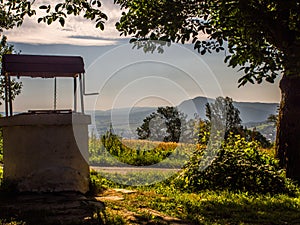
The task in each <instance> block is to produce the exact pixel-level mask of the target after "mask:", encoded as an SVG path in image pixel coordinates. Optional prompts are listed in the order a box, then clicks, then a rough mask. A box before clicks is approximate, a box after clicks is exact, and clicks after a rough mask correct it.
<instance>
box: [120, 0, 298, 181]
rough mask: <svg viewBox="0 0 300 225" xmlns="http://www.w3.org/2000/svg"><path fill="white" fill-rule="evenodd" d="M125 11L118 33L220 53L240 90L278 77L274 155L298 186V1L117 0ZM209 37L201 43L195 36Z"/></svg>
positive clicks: (202, 51) (203, 52) (200, 50)
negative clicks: (279, 94) (233, 70)
mask: <svg viewBox="0 0 300 225" xmlns="http://www.w3.org/2000/svg"><path fill="white" fill-rule="evenodd" d="M115 3H117V4H119V5H120V6H121V8H122V9H126V12H124V13H123V15H122V17H121V19H120V22H118V23H117V24H116V26H117V29H118V30H119V31H120V32H121V34H123V35H133V36H134V37H135V38H136V39H139V40H145V39H146V40H147V39H152V40H163V41H173V42H181V43H185V42H187V41H192V42H193V43H194V48H195V49H197V50H198V51H199V52H200V53H201V54H205V53H206V52H211V51H216V52H219V51H221V50H224V42H226V43H227V48H228V51H226V57H225V62H227V63H228V66H230V67H233V68H235V67H236V66H239V67H240V70H241V71H243V72H244V75H243V76H242V77H241V78H240V79H239V80H238V82H239V86H241V85H245V84H246V83H247V82H250V83H254V82H257V83H261V82H262V81H263V80H266V81H267V82H271V83H273V82H274V80H275V78H276V77H278V76H279V75H280V74H282V78H281V81H280V89H281V92H282V99H281V104H280V113H279V123H278V128H277V157H278V158H279V159H280V165H281V166H283V167H284V168H286V172H287V177H290V178H293V179H294V180H296V181H298V182H300V150H299V149H300V139H299V138H298V134H299V133H300V120H299V119H298V116H299V114H300V104H299V97H300V96H299V93H300V63H299V58H300V2H299V1H298V0H286V1H282V0H272V1H271V0H265V1H262V0H232V1H223V0H148V1H140V0H115ZM200 33H204V34H206V35H207V36H208V38H207V40H205V41H202V40H200V39H199V34H200Z"/></svg>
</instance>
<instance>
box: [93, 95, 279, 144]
mask: <svg viewBox="0 0 300 225" xmlns="http://www.w3.org/2000/svg"><path fill="white" fill-rule="evenodd" d="M213 101H214V100H213V99H210V98H205V97H196V98H194V99H189V100H185V101H183V102H182V103H181V104H179V105H178V109H179V110H180V111H182V112H183V113H185V114H187V116H188V118H194V114H195V113H197V114H198V115H199V116H200V117H201V118H206V116H205V104H206V103H207V102H209V103H211V102H213ZM234 106H235V107H237V108H238V109H239V110H240V117H241V119H242V121H243V124H245V125H247V124H251V123H260V122H263V121H266V119H267V118H268V116H269V115H270V114H276V110H277V107H278V104H277V103H260V102H234ZM156 109H157V107H134V108H120V109H112V110H106V111H96V112H95V121H96V129H97V131H98V133H99V134H101V135H102V134H104V133H105V132H106V131H107V130H108V129H109V127H110V124H112V125H113V129H114V132H115V133H117V134H118V135H121V136H122V137H124V138H132V139H134V138H137V135H136V128H137V127H139V126H140V125H141V124H142V122H143V119H145V118H146V117H147V116H148V115H150V114H151V113H152V112H155V111H156Z"/></svg>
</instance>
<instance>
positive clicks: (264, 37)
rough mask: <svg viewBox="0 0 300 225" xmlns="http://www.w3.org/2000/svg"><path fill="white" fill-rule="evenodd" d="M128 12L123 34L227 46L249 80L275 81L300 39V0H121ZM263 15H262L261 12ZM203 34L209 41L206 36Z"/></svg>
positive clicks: (204, 47)
mask: <svg viewBox="0 0 300 225" xmlns="http://www.w3.org/2000/svg"><path fill="white" fill-rule="evenodd" d="M115 2H116V3H117V4H120V6H121V7H122V8H123V9H126V13H125V12H124V13H123V16H122V18H121V20H120V22H118V23H117V24H116V26H117V29H118V30H119V31H120V32H121V34H123V35H133V36H135V37H136V38H138V39H141V40H145V39H151V40H163V41H173V42H181V43H186V42H188V41H192V42H193V43H194V48H195V49H197V50H198V51H199V52H200V53H201V54H205V53H206V52H212V51H216V52H219V51H221V50H224V42H226V43H227V48H228V51H226V58H225V62H227V63H228V65H229V66H231V67H233V68H234V67H236V66H240V70H242V71H244V73H245V75H244V76H243V77H242V78H240V79H239V83H240V85H244V84H246V83H247V82H251V83H254V82H255V81H256V82H257V83H261V82H262V81H263V80H266V81H268V82H272V83H273V82H274V79H275V78H276V76H277V75H279V74H280V71H281V70H282V69H285V67H284V65H285V61H286V60H287V59H286V53H287V51H288V50H289V49H290V46H291V44H293V43H294V42H295V41H296V40H298V41H299V31H300V26H299V24H300V23H299V22H300V18H299V12H300V3H299V2H298V1H295V0H294V1H292V0H289V1H281V0H276V1H269V0H267V1H260V0H235V1H222V0H195V1H190V0H168V1H167V0H149V1H139V0H130V1H129V0H115ZM257 15H260V16H257ZM201 33H204V34H206V35H207V40H202V39H201V38H200V35H199V34H201Z"/></svg>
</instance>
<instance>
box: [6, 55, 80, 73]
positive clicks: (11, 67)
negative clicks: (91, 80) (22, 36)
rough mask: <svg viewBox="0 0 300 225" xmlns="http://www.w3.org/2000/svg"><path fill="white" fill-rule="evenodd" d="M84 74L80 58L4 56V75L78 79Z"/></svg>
mask: <svg viewBox="0 0 300 225" xmlns="http://www.w3.org/2000/svg"><path fill="white" fill-rule="evenodd" d="M80 73H84V63H83V59H82V57H80V56H49V55H15V54H9V55H3V57H2V75H9V76H29V77H43V78H51V77H76V76H77V75H78V74H80Z"/></svg>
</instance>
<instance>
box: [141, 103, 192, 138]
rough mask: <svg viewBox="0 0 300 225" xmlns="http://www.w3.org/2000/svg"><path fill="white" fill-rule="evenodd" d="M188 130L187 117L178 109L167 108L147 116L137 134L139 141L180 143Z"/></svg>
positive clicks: (161, 108)
mask: <svg viewBox="0 0 300 225" xmlns="http://www.w3.org/2000/svg"><path fill="white" fill-rule="evenodd" d="M186 128H187V126H186V116H185V115H184V114H183V113H182V112H179V111H178V109H177V108H176V107H171V106H166V107H158V109H157V110H156V112H153V113H151V114H150V115H149V116H147V117H146V118H145V119H144V120H143V124H142V125H141V126H140V127H138V128H137V134H138V136H139V139H149V140H152V141H164V142H179V141H180V139H181V135H183V132H184V131H185V130H186Z"/></svg>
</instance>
